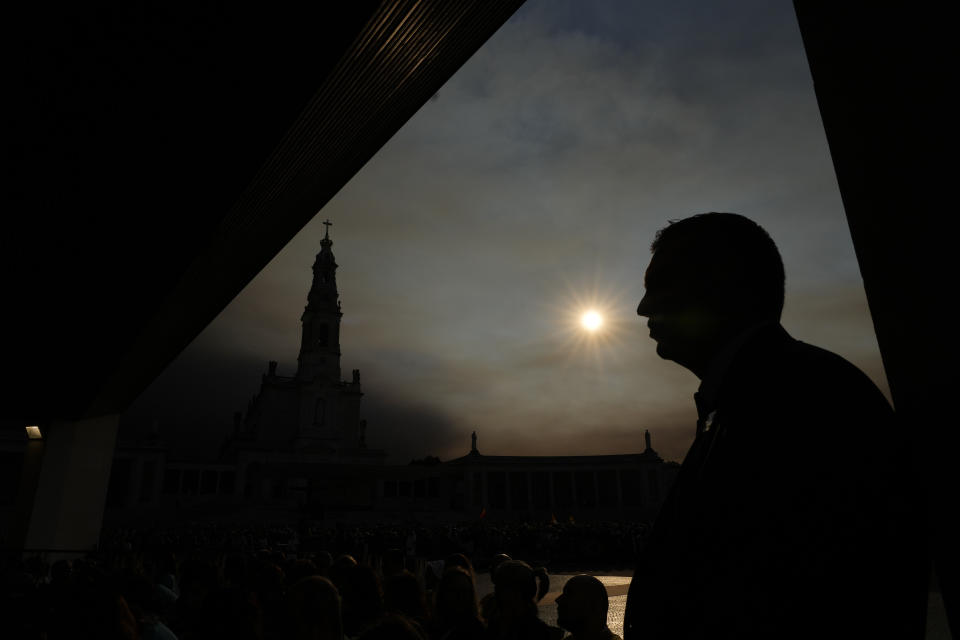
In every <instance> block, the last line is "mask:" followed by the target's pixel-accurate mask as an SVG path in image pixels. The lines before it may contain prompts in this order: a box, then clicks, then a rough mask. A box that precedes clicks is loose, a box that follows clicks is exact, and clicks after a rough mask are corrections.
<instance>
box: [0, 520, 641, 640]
mask: <svg viewBox="0 0 960 640" xmlns="http://www.w3.org/2000/svg"><path fill="white" fill-rule="evenodd" d="M643 530H644V528H643V527H642V526H640V525H631V524H619V523H607V524H606V525H599V524H575V523H562V524H560V523H552V524H547V525H535V524H530V523H506V524H487V523H481V524H479V525H478V524H476V523H473V524H463V525H443V526H440V525H437V526H433V527H428V526H422V525H421V526H416V525H408V526H399V525H384V524H377V525H365V526H360V525H357V526H348V525H345V524H340V525H338V526H335V527H324V526H318V525H310V524H306V523H304V524H301V526H298V527H292V526H287V525H275V526H266V525H256V526H248V527H237V526H224V525H182V526H179V527H176V528H165V529H160V528H152V529H113V530H108V531H105V532H104V535H103V539H102V544H101V545H100V548H99V549H98V550H97V551H96V552H95V553H89V554H86V556H85V557H82V558H73V559H69V560H68V559H62V558H61V559H54V560H53V561H52V562H48V559H45V558H44V557H43V556H40V555H37V556H32V557H26V558H24V556H23V555H22V554H16V555H11V556H10V557H8V558H6V559H4V562H3V565H2V567H0V569H2V571H0V578H2V584H0V588H2V594H0V600H2V602H3V605H2V607H3V610H2V612H0V615H2V616H3V619H4V621H5V628H6V629H7V630H10V631H12V632H13V633H12V635H10V636H6V634H5V637H23V638H31V639H34V638H35V639H40V638H46V639H48V640H56V639H58V638H70V639H71V640H77V639H79V638H105V639H106V638H124V639H128V638H140V639H143V640H170V639H178V640H192V639H199V638H230V639H231V640H242V639H244V638H248V639H250V640H272V639H275V638H277V639H279V638H291V639H301V638H302V639H307V638H310V639H327V638H337V639H338V640H342V639H346V638H351V639H355V638H362V639H364V640H369V639H376V638H397V639H400V640H402V639H404V638H410V639H412V640H440V639H443V640H456V639H457V638H465V639H468V640H474V639H476V640H481V639H488V638H489V639H501V638H503V639H506V638H518V639H519V638H530V639H531V640H536V639H538V638H544V639H558V640H559V639H560V638H562V637H564V631H563V630H562V629H561V628H559V627H553V626H550V625H548V624H546V623H545V622H543V621H542V620H540V618H539V615H538V613H539V607H538V602H539V601H540V600H541V599H542V598H543V597H544V595H545V594H546V593H547V592H548V591H549V573H548V571H547V570H546V569H544V568H543V566H542V564H543V563H541V559H543V558H548V559H550V560H551V561H554V562H556V563H557V564H554V565H548V566H554V567H557V568H562V569H563V570H568V568H569V567H571V566H573V565H574V564H575V563H574V562H573V561H572V559H573V558H574V557H576V556H577V552H576V548H577V544H578V543H579V544H581V547H583V543H584V542H585V541H587V540H590V541H591V544H592V542H593V541H594V540H596V538H597V537H598V536H599V537H600V539H601V541H602V542H601V544H603V543H604V542H609V543H610V546H608V547H607V548H605V549H604V550H603V554H604V555H602V556H601V555H597V557H608V558H611V559H613V551H614V550H620V551H622V552H624V554H625V555H624V556H623V557H622V558H620V560H621V562H620V566H629V563H630V560H631V557H632V555H631V554H632V553H633V546H634V545H636V544H637V540H638V539H640V538H642V534H643ZM493 549H496V550H497V552H492V551H491V550H493ZM504 551H507V552H509V553H510V554H511V555H506V554H505V553H503V552H504ZM531 554H532V555H531ZM515 558H525V559H526V560H529V562H525V561H521V560H518V559H515ZM581 558H582V560H583V561H587V560H588V559H587V558H586V557H582V556H581ZM610 566H613V565H612V564H611V565H610ZM591 568H594V567H591ZM554 570H556V569H554ZM481 573H489V575H490V578H491V581H492V583H493V591H492V592H491V593H487V594H481V593H478V590H477V578H478V576H479V575H480V574H481ZM591 581H593V582H595V583H596V584H593V583H591ZM481 596H482V597H481ZM557 605H558V611H557V614H558V615H557V623H558V624H560V625H562V626H563V628H565V629H566V630H567V631H570V632H571V633H572V634H573V635H571V636H568V637H571V638H578V639H581V638H594V637H596V638H615V637H616V636H613V635H612V634H611V633H610V632H609V630H608V629H607V628H606V610H607V597H606V591H605V589H604V588H603V585H601V584H600V583H599V581H596V579H595V578H591V577H589V576H583V577H582V578H578V579H575V580H571V581H570V582H568V584H567V586H566V587H565V588H564V592H563V594H562V595H561V596H560V597H559V598H558V599H557Z"/></svg>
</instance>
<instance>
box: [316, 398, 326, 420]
mask: <svg viewBox="0 0 960 640" xmlns="http://www.w3.org/2000/svg"><path fill="white" fill-rule="evenodd" d="M325 405H326V403H325V402H324V401H323V398H317V402H316V404H314V405H313V424H323V414H324V411H325V410H326V406H325Z"/></svg>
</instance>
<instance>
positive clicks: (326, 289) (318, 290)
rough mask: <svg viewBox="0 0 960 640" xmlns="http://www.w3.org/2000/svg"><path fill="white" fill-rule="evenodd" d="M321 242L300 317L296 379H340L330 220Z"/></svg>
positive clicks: (319, 380) (335, 272) (337, 380)
mask: <svg viewBox="0 0 960 640" xmlns="http://www.w3.org/2000/svg"><path fill="white" fill-rule="evenodd" d="M323 224H324V225H326V227H327V229H326V232H325V233H324V236H323V240H321V241H320V253H318V254H317V259H316V260H315V261H314V263H313V284H312V285H311V286H310V293H308V294H307V306H306V308H305V309H304V310H303V315H302V316H301V317H300V324H301V337H300V355H299V356H298V357H297V378H298V379H299V380H301V381H304V382H310V381H317V382H322V383H323V382H325V383H329V384H337V383H339V382H340V318H341V317H342V316H343V313H341V311H340V299H339V298H340V294H339V293H338V292H337V263H336V261H335V260H334V258H333V250H332V247H333V240H331V239H330V225H331V224H332V223H331V222H330V221H329V220H327V221H326V222H324V223H323Z"/></svg>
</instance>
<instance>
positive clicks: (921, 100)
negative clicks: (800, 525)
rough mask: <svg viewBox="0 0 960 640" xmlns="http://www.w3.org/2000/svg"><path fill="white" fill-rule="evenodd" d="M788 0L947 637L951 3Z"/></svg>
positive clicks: (950, 570) (950, 598)
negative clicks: (922, 513)
mask: <svg viewBox="0 0 960 640" xmlns="http://www.w3.org/2000/svg"><path fill="white" fill-rule="evenodd" d="M794 6H795V8H796V13H797V18H798V21H799V25H800V31H801V34H802V36H803V42H804V47H805V49H806V53H807V58H808V61H809V64H810V70H811V73H812V75H813V82H814V87H815V89H816V94H817V101H818V103H819V106H820V113H821V116H822V118H823V124H824V129H825V131H826V134H827V140H828V142H829V145H830V153H831V156H832V158H833V163H834V168H835V170H836V174H837V181H838V183H839V186H840V194H841V196H842V198H843V204H844V209H845V211H846V215H847V221H848V223H849V226H850V233H851V236H852V238H853V244H854V248H855V250H856V254H857V260H858V262H859V264H860V272H861V274H862V276H863V280H864V288H865V290H866V294H867V300H868V302H869V304H870V312H871V315H872V317H873V322H874V327H875V329H876V333H877V340H878V342H879V345H880V351H881V354H882V356H883V363H884V368H885V369H886V374H887V378H888V380H889V382H890V389H891V392H892V394H893V399H894V404H895V406H896V410H897V415H898V419H899V421H900V423H901V429H902V430H903V432H904V435H905V441H906V443H907V444H908V445H909V446H911V447H912V448H913V449H914V450H915V461H914V473H915V474H916V475H918V476H921V477H923V478H924V480H925V484H926V497H927V501H926V502H927V507H928V540H929V543H930V545H929V548H930V553H931V558H932V561H933V566H934V568H935V570H936V572H937V574H938V575H939V578H940V584H941V588H942V593H943V599H944V603H945V605H946V610H947V612H948V617H950V618H949V621H950V627H951V628H952V629H953V633H954V635H957V634H958V633H960V620H958V619H957V618H956V616H957V611H960V602H958V599H957V587H958V584H957V582H958V579H957V568H956V567H957V551H956V549H957V545H956V541H957V540H960V530H958V528H957V525H956V524H955V522H953V521H952V519H951V518H950V515H952V512H954V511H955V497H953V496H951V495H950V494H951V493H952V492H953V490H954V489H955V487H956V486H958V485H960V482H958V478H957V474H956V471H955V469H956V465H955V464H954V463H953V461H952V460H950V456H951V455H952V452H953V451H955V450H956V446H955V445H954V443H953V439H954V438H956V436H955V435H954V434H955V431H956V430H955V428H954V426H953V425H954V424H955V423H956V416H955V411H954V410H953V408H952V407H951V406H949V405H950V404H952V403H954V402H955V401H954V400H953V396H954V394H955V393H956V391H955V389H954V388H953V387H954V386H955V384H954V383H953V382H952V380H953V379H955V377H956V376H955V373H947V372H955V370H956V367H957V363H958V351H957V335H958V330H957V329H956V328H955V326H954V325H955V318H954V316H953V315H952V314H949V313H948V312H947V311H946V308H947V307H946V305H948V304H949V302H951V301H952V299H953V298H954V297H955V292H956V288H957V285H956V282H955V273H956V267H955V264H954V262H955V260H956V257H955V254H956V247H955V246H953V245H954V243H955V241H954V236H953V235H952V234H951V233H947V232H946V229H945V227H944V224H945V220H946V218H948V217H954V215H955V211H956V202H955V200H956V196H955V195H954V194H953V193H950V194H949V195H948V193H947V191H948V189H950V190H953V184H954V182H955V179H954V176H952V175H949V174H948V173H949V172H951V171H953V169H954V167H955V166H956V159H955V156H956V153H957V147H956V144H955V142H954V140H953V139H954V138H955V136H952V135H951V133H952V131H953V130H955V127H956V125H955V120H956V116H955V113H954V112H953V109H954V108H955V107H954V104H955V101H954V100H953V99H952V98H950V97H949V96H948V92H949V91H951V90H952V86H951V85H952V84H953V83H952V82H949V81H947V79H948V78H951V77H954V76H955V75H956V71H955V69H954V60H955V54H954V53H953V52H952V51H951V50H950V48H951V47H952V46H953V43H954V42H955V39H956V38H955V35H954V34H953V33H949V31H951V30H953V28H954V25H955V20H954V19H953V15H952V9H953V7H952V6H951V5H949V4H926V5H922V6H920V5H907V4H898V3H893V4H884V3H870V4H866V3H845V2H835V3H822V2H815V1H808V0H795V2H794ZM953 520H955V519H953ZM918 552H919V551H918ZM924 595H925V594H924ZM922 635H923V632H922V630H919V631H918V635H917V637H922Z"/></svg>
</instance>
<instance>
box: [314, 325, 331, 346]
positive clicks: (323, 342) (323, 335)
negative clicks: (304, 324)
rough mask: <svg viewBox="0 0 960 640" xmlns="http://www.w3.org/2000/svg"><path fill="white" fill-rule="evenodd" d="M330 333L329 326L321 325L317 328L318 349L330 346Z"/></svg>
mask: <svg viewBox="0 0 960 640" xmlns="http://www.w3.org/2000/svg"><path fill="white" fill-rule="evenodd" d="M329 333H330V328H329V327H328V326H327V325H325V324H321V325H318V326H317V346H318V347H325V346H327V344H329V337H328V336H329Z"/></svg>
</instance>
